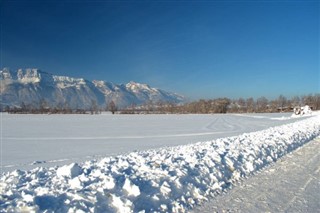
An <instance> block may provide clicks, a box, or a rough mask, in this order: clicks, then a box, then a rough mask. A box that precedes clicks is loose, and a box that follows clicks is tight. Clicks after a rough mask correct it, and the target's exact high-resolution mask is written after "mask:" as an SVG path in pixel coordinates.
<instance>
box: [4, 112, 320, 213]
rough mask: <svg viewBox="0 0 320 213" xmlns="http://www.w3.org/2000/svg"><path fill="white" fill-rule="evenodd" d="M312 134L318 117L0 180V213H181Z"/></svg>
mask: <svg viewBox="0 0 320 213" xmlns="http://www.w3.org/2000/svg"><path fill="white" fill-rule="evenodd" d="M318 135H320V116H319V115H318V116H313V117H311V118H307V119H305V120H302V121H297V122H294V123H291V124H286V125H282V126H278V127H272V128H268V129H266V130H262V131H258V132H252V133H246V134H242V135H239V136H236V137H228V138H221V139H216V140H213V141H208V142H199V143H196V144H191V145H184V146H177V147H169V148H160V149H154V150H148V151H140V152H132V153H130V154H128V155H119V156H116V157H106V158H103V159H100V160H91V161H86V162H84V163H82V164H79V165H78V164H71V165H67V166H63V167H51V168H42V167H38V168H35V169H33V170H29V171H21V170H15V171H12V172H8V173H4V174H3V175H2V177H1V182H0V184H1V186H0V190H1V191H0V194H1V199H0V208H1V210H2V211H9V212H10V211H11V212H23V211H28V212H29V211H40V212H44V211H46V212H52V211H54V212H186V211H188V210H190V209H192V208H193V207H194V206H196V205H199V204H201V203H203V202H204V201H206V200H207V199H208V198H209V197H210V196H214V195H215V194H217V193H220V192H221V191H222V190H224V189H226V188H229V187H230V186H231V185H232V184H233V183H234V182H236V181H238V180H239V179H240V178H243V177H246V176H248V175H250V174H252V173H254V172H256V171H257V170H259V169H261V168H262V167H264V166H266V165H268V164H270V163H272V162H275V161H276V160H277V159H278V158H280V157H282V156H284V155H285V154H287V153H289V152H291V151H292V150H294V149H296V148H297V147H299V146H302V145H303V144H304V143H306V142H308V141H310V140H312V139H314V138H315V137H317V136H318Z"/></svg>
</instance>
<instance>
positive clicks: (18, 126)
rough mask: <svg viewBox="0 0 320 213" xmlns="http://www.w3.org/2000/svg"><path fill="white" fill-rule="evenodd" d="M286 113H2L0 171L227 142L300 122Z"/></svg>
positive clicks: (298, 118) (299, 118)
mask: <svg viewBox="0 0 320 213" xmlns="http://www.w3.org/2000/svg"><path fill="white" fill-rule="evenodd" d="M305 118H306V117H303V116H299V117H296V118H291V113H279V114H241V115H240V114H234V115H233V114H226V115H112V114H101V115H93V116H92V115H14V114H6V113H2V114H1V121H2V123H1V125H2V134H1V136H2V137H1V139H2V150H3V152H2V167H1V171H4V172H6V171H13V170H15V169H23V170H26V169H31V168H35V167H38V166H45V167H48V166H56V165H64V164H67V163H73V162H78V163H79V162H82V161H85V160H88V159H97V158H98V157H107V156H116V155H120V154H127V153H130V152H132V151H142V150H147V149H154V148H160V147H166V146H177V145H186V144H190V143H196V142H199V141H209V140H213V139H217V138H222V137H230V136H236V135H240V134H242V133H248V132H253V131H258V130H263V129H266V128H268V127H273V126H278V125H282V124H287V123H292V122H295V121H297V120H302V119H305Z"/></svg>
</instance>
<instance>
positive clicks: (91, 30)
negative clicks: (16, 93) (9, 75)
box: [1, 0, 320, 99]
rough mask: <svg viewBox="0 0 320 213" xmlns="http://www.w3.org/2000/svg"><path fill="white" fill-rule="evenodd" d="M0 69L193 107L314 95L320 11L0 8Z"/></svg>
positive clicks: (313, 4) (280, 6) (106, 4)
mask: <svg viewBox="0 0 320 213" xmlns="http://www.w3.org/2000/svg"><path fill="white" fill-rule="evenodd" d="M1 4H2V5H1V26H2V31H1V42H2V46H1V52H2V54H1V66H2V67H9V68H11V69H17V68H27V67H37V68H40V69H42V70H44V71H47V72H50V73H54V74H58V75H68V76H72V77H84V78H86V79H89V80H94V79H98V80H106V81H111V82H114V83H126V82H129V81H130V80H134V81H137V82H142V83H148V84H150V85H151V86H153V87H158V88H162V89H165V90H169V91H174V92H178V93H180V94H183V95H185V96H187V97H190V98H194V99H197V98H216V97H224V96H225V97H229V98H238V97H251V96H252V97H260V96H266V97H267V98H274V97H277V96H278V95H280V94H283V95H286V96H288V97H290V96H293V95H302V94H309V93H316V92H320V74H319V72H320V66H319V61H320V57H319V56H320V55H319V52H320V42H319V40H320V35H319V30H320V15H319V13H320V3H319V1H279V2H277V1H200V2H199V1H198V2H193V1H187V2H186V1H185V2H180V1H160V2H156V1H154V2H147V1H139V2H132V1H121V2H116V1H93V2H92V1H91V2H90V1H85V0H82V1H1Z"/></svg>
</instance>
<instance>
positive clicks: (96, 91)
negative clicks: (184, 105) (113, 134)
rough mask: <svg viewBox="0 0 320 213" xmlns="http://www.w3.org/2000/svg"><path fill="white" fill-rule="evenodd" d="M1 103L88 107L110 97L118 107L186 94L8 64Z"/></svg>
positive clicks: (177, 99)
mask: <svg viewBox="0 0 320 213" xmlns="http://www.w3.org/2000/svg"><path fill="white" fill-rule="evenodd" d="M0 83H1V84H0V85H1V86H0V92H1V94H0V96H1V105H2V106H20V105H21V104H22V103H24V104H26V105H33V106H34V107H37V106H39V104H40V102H41V101H45V102H46V104H47V105H49V106H51V107H59V106H60V107H61V106H66V105H67V106H68V107H69V108H73V109H76V108H79V109H89V108H90V107H91V106H92V104H93V103H95V104H97V105H98V106H100V107H106V104H107V103H109V102H110V101H113V102H114V103H115V104H116V106H117V107H118V108H126V107H128V106H131V105H143V104H146V103H150V102H152V103H159V102H170V103H181V102H184V101H185V97H183V96H181V95H178V94H176V93H171V92H167V91H164V90H161V89H156V88H152V87H150V86H149V85H147V84H141V83H136V82H133V81H131V82H129V83H127V84H120V85H117V84H113V83H110V82H107V81H100V80H94V81H89V80H86V79H83V78H72V77H67V76H57V75H53V74H50V73H47V72H43V71H41V70H39V69H31V68H29V69H18V70H17V71H11V70H10V69H8V68H4V69H2V70H0Z"/></svg>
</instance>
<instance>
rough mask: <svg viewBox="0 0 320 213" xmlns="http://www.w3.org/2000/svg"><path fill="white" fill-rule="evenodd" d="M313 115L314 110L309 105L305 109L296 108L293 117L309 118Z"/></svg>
mask: <svg viewBox="0 0 320 213" xmlns="http://www.w3.org/2000/svg"><path fill="white" fill-rule="evenodd" d="M308 115H312V110H311V108H310V107H309V106H308V105H305V106H304V107H295V108H294V109H293V115H292V116H291V117H299V116H308Z"/></svg>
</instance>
